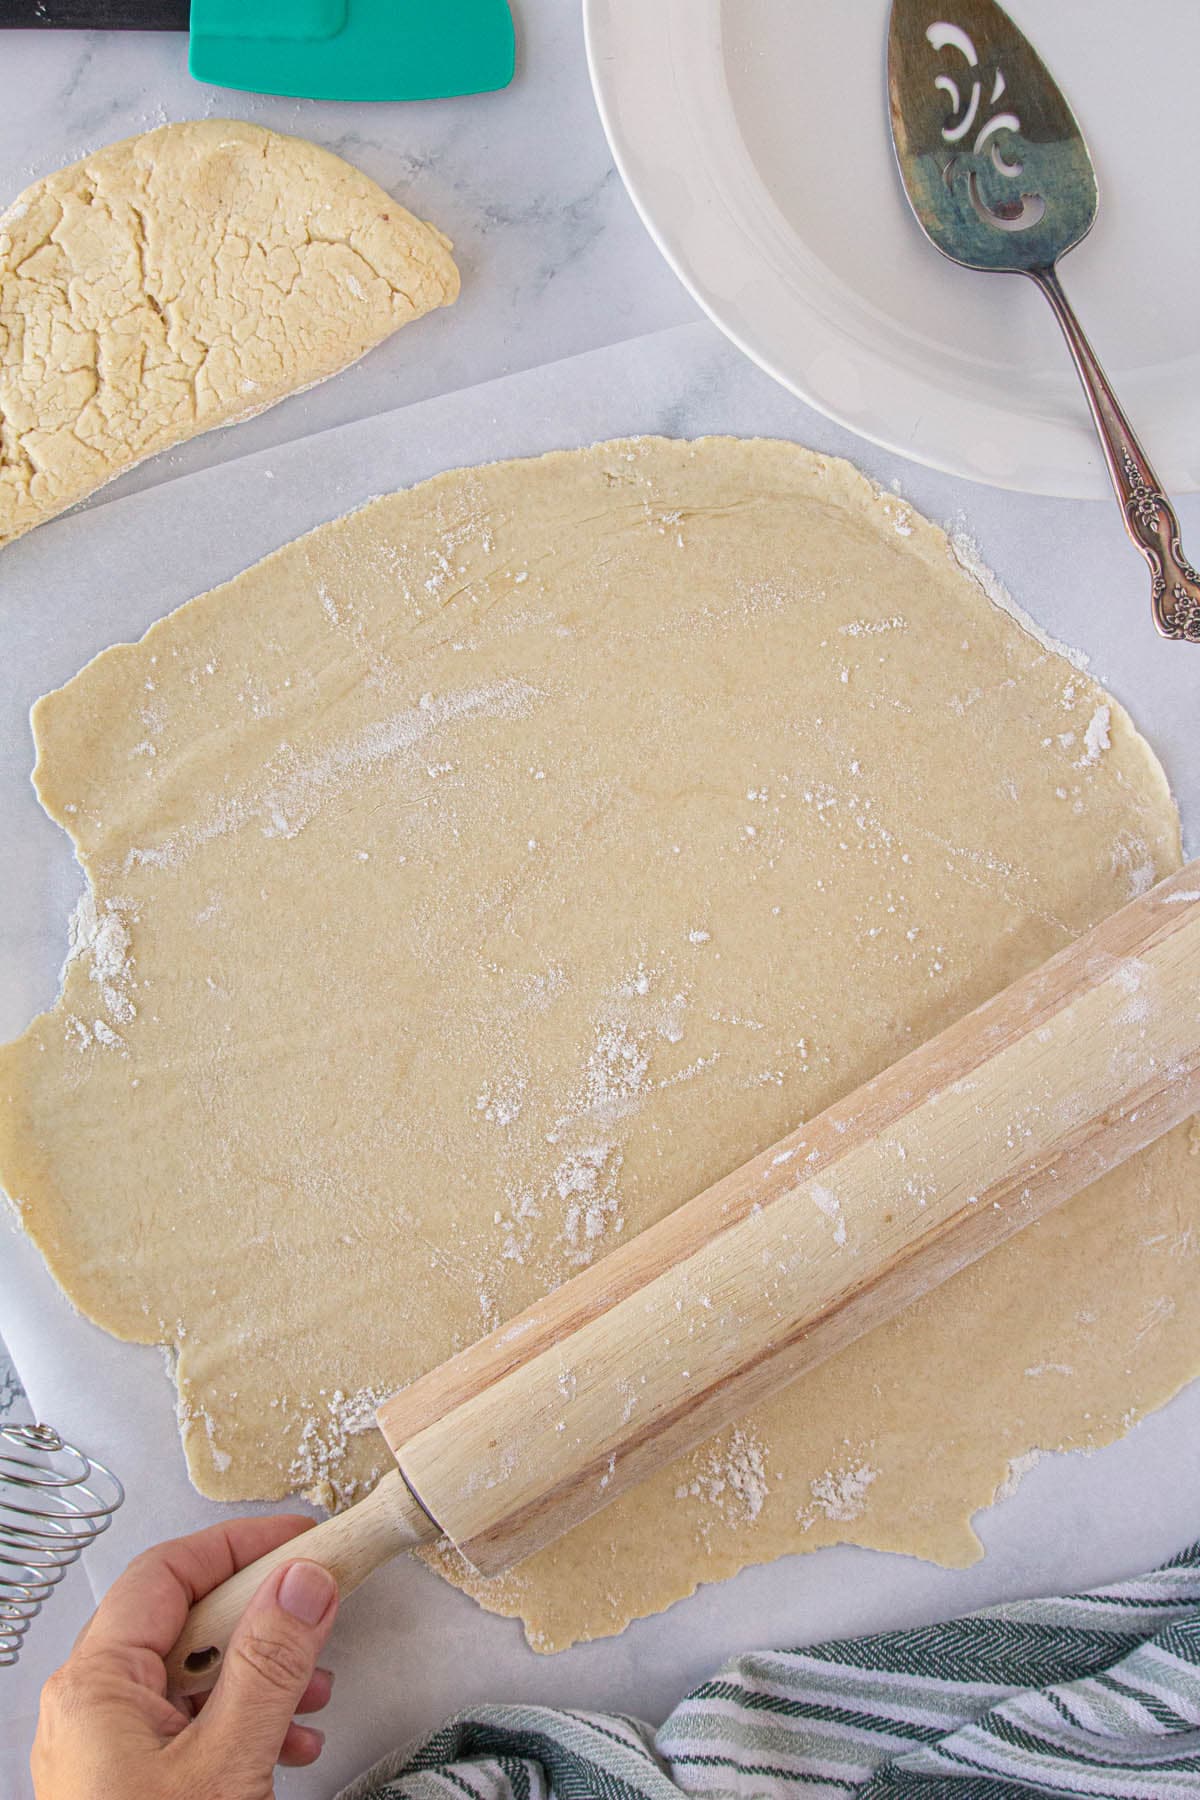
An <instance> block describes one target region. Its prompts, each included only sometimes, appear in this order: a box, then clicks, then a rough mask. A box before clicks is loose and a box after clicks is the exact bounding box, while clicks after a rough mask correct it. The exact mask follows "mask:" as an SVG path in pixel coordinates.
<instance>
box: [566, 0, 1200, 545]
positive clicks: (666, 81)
mask: <svg viewBox="0 0 1200 1800" xmlns="http://www.w3.org/2000/svg"><path fill="white" fill-rule="evenodd" d="M1009 10H1010V11H1011V13H1012V15H1013V17H1014V18H1015V20H1016V21H1017V23H1018V24H1019V25H1020V26H1021V27H1022V29H1024V30H1027V31H1028V33H1029V35H1030V37H1031V40H1032V41H1033V42H1034V44H1035V46H1036V47H1037V48H1038V49H1039V50H1040V51H1041V53H1042V55H1043V56H1044V57H1045V59H1046V62H1047V63H1048V65H1049V67H1050V68H1051V69H1052V70H1053V71H1054V72H1055V74H1056V76H1057V77H1058V78H1059V79H1060V80H1061V82H1062V84H1063V87H1064V90H1065V91H1066V93H1067V96H1068V98H1069V99H1070V101H1071V102H1072V104H1073V105H1074V107H1075V110H1076V113H1077V115H1078V117H1079V118H1080V121H1081V123H1082V125H1083V128H1084V130H1085V132H1086V133H1087V134H1088V138H1089V143H1090V145H1091V149H1092V152H1093V155H1094V157H1095V160H1096V164H1097V168H1098V172H1099V177H1100V191H1101V208H1100V216H1099V219H1098V221H1097V224H1096V226H1095V228H1094V230H1093V232H1092V234H1091V236H1090V238H1089V239H1088V240H1087V241H1086V242H1085V243H1084V244H1083V245H1082V246H1081V247H1080V248H1079V249H1078V250H1076V251H1075V252H1073V253H1072V254H1071V255H1070V257H1068V258H1066V259H1064V263H1063V275H1064V282H1065V285H1066V286H1067V288H1068V291H1069V292H1070V294H1071V296H1072V298H1073V299H1074V300H1075V302H1076V305H1077V307H1078V310H1079V312H1080V314H1081V316H1082V318H1083V321H1084V325H1085V329H1087V330H1088V331H1089V333H1090V335H1091V336H1092V339H1093V342H1094V343H1095V346H1096V348H1097V350H1098V352H1099V354H1100V356H1101V358H1102V360H1103V361H1104V362H1105V364H1106V366H1107V368H1108V372H1109V374H1110V376H1111V377H1112V379H1113V381H1114V383H1115V385H1116V387H1117V390H1118V393H1119V394H1120V396H1121V398H1122V400H1123V402H1124V405H1125V406H1126V408H1127V410H1128V412H1129V414H1130V416H1131V418H1132V419H1133V421H1134V424H1135V427H1136V428H1137V429H1138V430H1139V432H1140V434H1141V436H1142V438H1143V441H1144V443H1145V445H1146V448H1147V450H1148V451H1149V453H1150V456H1151V459H1152V460H1153V461H1155V462H1156V464H1157V466H1158V471H1159V474H1160V476H1161V477H1162V478H1163V480H1164V482H1165V483H1166V484H1167V486H1168V487H1170V488H1173V489H1175V490H1176V491H1177V492H1194V491H1197V490H1198V489H1200V308H1198V307H1197V303H1196V292H1197V280H1198V278H1200V232H1198V231H1197V229H1196V227H1197V223H1198V218H1197V212H1198V209H1197V204H1196V196H1197V192H1198V191H1200V189H1198V188H1197V184H1196V181H1195V178H1194V175H1193V173H1192V170H1193V167H1194V148H1193V144H1192V141H1191V140H1192V131H1193V120H1194V111H1195V108H1194V92H1193V83H1194V70H1195V69H1196V68H1197V66H1200V8H1194V7H1187V6H1183V5H1181V4H1180V3H1179V0H1142V4H1141V5H1140V6H1139V7H1138V8H1137V10H1136V12H1133V11H1131V10H1130V9H1129V7H1128V6H1126V5H1122V4H1120V3H1119V0H1058V4H1056V5H1055V6H1053V7H1047V6H1038V5H1037V4H1035V0H1012V4H1011V6H1010V9H1009ZM887 14H888V7H887V0H850V3H849V4H847V3H846V0H841V3H840V4H839V3H838V0H584V23H585V30H586V35H587V46H588V59H589V64H590V67H591V73H592V82H593V86H594V88H595V91H596V97H597V101H598V103H599V107H600V113H601V117H602V119H603V121H604V126H605V130H606V131H607V133H608V137H609V142H610V144H611V146H612V150H613V154H614V156H615V158H616V162H617V166H618V168H619V169H620V172H621V175H622V176H623V178H624V181H625V184H626V186H627V187H628V189H629V191H630V193H631V195H632V196H633V199H634V201H635V203H636V205H637V207H638V209H639V211H640V212H641V214H642V217H643V219H644V220H645V222H646V224H647V226H648V227H649V229H650V231H651V233H652V234H653V236H654V238H655V239H656V241H657V243H658V244H659V246H660V248H661V249H662V251H663V253H664V255H665V256H666V257H667V258H668V260H669V261H670V262H671V263H672V265H673V266H674V268H675V270H676V272H677V273H678V274H679V276H680V277H681V278H682V280H683V281H684V282H685V283H686V285H687V286H688V288H690V290H691V292H692V293H693V295H694V296H695V298H696V299H697V300H698V301H699V302H700V304H701V305H702V306H703V307H704V309H705V310H706V311H707V312H708V313H709V314H710V315H711V317H712V318H713V319H714V320H715V321H716V323H717V324H718V325H719V326H721V328H722V330H724V331H725V332H726V333H727V334H728V336H729V337H730V338H732V339H733V341H734V342H735V343H736V344H738V345H739V346H740V347H741V348H742V349H743V350H744V351H746V352H747V354H749V355H750V356H752V357H753V358H754V360H755V361H756V362H758V363H760V364H761V365H762V367H763V368H764V369H766V370H767V371H768V372H769V373H770V374H772V375H774V376H775V377H776V379H777V380H779V381H781V382H783V383H784V385H785V386H787V387H789V388H791V389H792V391H793V392H795V393H797V394H799V395H800V396H801V398H802V399H805V400H807V401H808V402H809V403H810V404H812V405H813V406H816V407H818V408H820V410H821V411H822V412H825V413H827V414H828V415H829V416H831V417H832V418H834V419H836V420H838V421H839V422H840V423H842V424H844V425H846V426H848V427H849V428H850V429H851V430H854V431H857V432H859V433H861V434H862V435H863V436H864V437H868V438H871V439H873V440H874V441H875V442H876V443H879V444H882V445H884V446H886V447H887V448H888V449H891V450H896V451H898V452H900V453H901V454H902V455H906V456H910V457H913V458H914V459H916V460H917V461H919V462H923V463H927V464H930V465H931V466H933V467H935V468H939V469H944V470H946V471H948V472H949V473H951V474H957V475H964V476H968V477H971V478H973V479H975V480H978V481H986V482H991V483H993V484H995V485H997V486H1000V487H1011V488H1018V489H1024V490H1026V491H1028V492H1031V493H1039V494H1057V495H1062V496H1066V497H1072V498H1086V497H1090V496H1094V495H1100V494H1103V493H1106V492H1107V491H1108V490H1107V478H1106V476H1105V473H1104V469H1103V464H1102V463H1101V461H1100V458H1099V454H1098V450H1097V446H1096V443H1095V439H1094V437H1093V435H1092V430H1091V426H1090V424H1089V422H1088V417H1087V413H1086V410H1085V407H1084V404H1083V399H1082V394H1081V392H1080V390H1079V388H1078V385H1077V382H1076V378H1075V375H1074V371H1073V369H1072V367H1071V365H1070V363H1069V361H1068V359H1067V354H1066V350H1065V347H1064V346H1063V344H1062V342H1061V340H1060V338H1059V336H1058V331H1057V327H1056V326H1055V324H1054V322H1053V319H1052V318H1051V315H1050V313H1049V309H1048V308H1047V307H1046V305H1045V302H1044V301H1043V300H1042V299H1041V297H1040V296H1039V295H1038V294H1037V293H1036V291H1035V290H1034V289H1033V288H1032V286H1031V285H1030V284H1029V283H1027V282H1024V281H1022V280H1020V279H1019V278H1017V277H1015V276H1007V275H1004V276H1000V275H983V274H975V273H971V272H968V271H966V270H961V269H957V268H955V267H953V266H952V265H951V264H949V263H948V262H945V261H944V260H943V259H942V258H941V257H940V256H939V255H938V254H937V252H936V251H935V250H933V249H932V247H931V246H930V245H929V244H928V243H927V242H926V241H925V240H924V238H923V237H922V236H921V235H920V233H919V231H918V229H917V227H916V224H915V222H914V220H913V219H912V216H911V214H910V213H909V211H908V207H907V205H906V203H905V201H904V198H903V195H902V192H901V189H900V184H899V178H898V176H897V174H896V171H895V166H894V163H893V159H892V154H891V146H890V141H889V136H888V127H887V114H886V106H885V86H884V59H885V42H886V29H887ZM947 16H948V17H949V18H952V17H953V4H952V0H951V6H950V11H949V12H948V14H947ZM1194 554H1195V552H1194V551H1193V555H1194Z"/></svg>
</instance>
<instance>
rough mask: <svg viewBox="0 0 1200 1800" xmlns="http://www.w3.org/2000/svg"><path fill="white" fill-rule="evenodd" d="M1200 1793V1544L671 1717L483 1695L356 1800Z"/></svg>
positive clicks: (382, 1769) (684, 1707)
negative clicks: (484, 1701)
mask: <svg viewBox="0 0 1200 1800" xmlns="http://www.w3.org/2000/svg"><path fill="white" fill-rule="evenodd" d="M1033 1794H1052V1795H1058V1796H1060V1797H1061V1796H1068V1797H1074V1796H1092V1795H1100V1796H1104V1800H1173V1797H1175V1796H1179V1797H1181V1800H1182V1797H1183V1796H1191V1797H1192V1800H1200V1544H1195V1545H1193V1547H1192V1548H1191V1549H1190V1550H1185V1551H1184V1552H1183V1553H1182V1555H1180V1556H1177V1557H1175V1558H1174V1559H1173V1561H1171V1562H1169V1563H1167V1564H1166V1566H1165V1567H1164V1568H1161V1569H1156V1570H1155V1571H1154V1573H1153V1574H1151V1575H1145V1576H1141V1577H1138V1578H1137V1579H1135V1580H1132V1581H1122V1582H1118V1583H1117V1584H1116V1585H1115V1586H1113V1587H1106V1588H1099V1589H1097V1590H1096V1591H1095V1592H1094V1593H1090V1594H1079V1595H1075V1596H1073V1597H1071V1598H1068V1599H1056V1600H1023V1601H1018V1602H1017V1603H1015V1604H1014V1605H1009V1606H996V1607H991V1608H989V1609H988V1610H987V1611H986V1612H979V1613H973V1614H970V1615H969V1616H968V1617H967V1618H964V1619H953V1620H950V1621H949V1622H948V1623H946V1624H943V1625H926V1626H921V1627H919V1628H918V1629H916V1630H914V1631H889V1632H883V1633H881V1634H880V1635H878V1636H876V1637H865V1638H856V1639H852V1640H847V1641H845V1642H842V1643H830V1644H819V1645H817V1646H816V1647H815V1648H813V1649H808V1650H778V1651H764V1652H762V1653H760V1654H758V1655H751V1656H740V1657H738V1658H737V1659H736V1660H735V1661H734V1662H731V1663H728V1664H727V1665H726V1666H725V1668H723V1669H721V1670H720V1671H719V1672H718V1673H717V1674H716V1675H714V1676H713V1678H712V1679H711V1680H710V1681H706V1682H704V1683H703V1684H702V1685H701V1686H700V1687H698V1688H697V1689H696V1690H695V1691H694V1693H691V1694H689V1695H688V1697H687V1699H686V1700H684V1701H683V1702H682V1703H681V1705H679V1706H677V1707H676V1709H675V1711H674V1712H673V1713H672V1714H671V1716H670V1718H668V1720H667V1721H666V1723H665V1724H664V1725H663V1726H662V1727H661V1728H660V1729H659V1730H658V1731H657V1732H656V1731H654V1730H653V1728H652V1727H651V1726H649V1725H644V1724H642V1723H641V1722H640V1721H638V1720H636V1719H628V1718H620V1717H615V1716H612V1715H607V1714H600V1713H584V1712H559V1711H555V1710H553V1709H552V1708H550V1707H541V1706H484V1707H479V1708H476V1709H475V1710H473V1711H471V1712H468V1713H463V1714H460V1715H459V1716H458V1717H457V1718H455V1719H452V1720H451V1721H450V1723H449V1724H447V1725H444V1726H443V1727H442V1728H441V1730H440V1731H435V1732H434V1733H433V1734H432V1736H430V1737H427V1738H426V1739H424V1741H423V1742H421V1743H420V1744H418V1745H417V1746H415V1747H413V1748H410V1749H408V1750H406V1751H402V1752H399V1753H397V1754H396V1755H394V1756H392V1757H390V1758H388V1759H387V1760H385V1761H384V1762H382V1763H380V1764H379V1765H378V1766H377V1767H376V1768H374V1769H372V1770H370V1771H369V1773H368V1774H366V1775H364V1776H362V1777H361V1778H360V1779H359V1780H358V1781H357V1782H355V1783H354V1784H353V1785H352V1786H351V1787H349V1788H347V1789H346V1790H345V1791H344V1792H343V1794H342V1795H341V1796H340V1797H339V1800H464V1796H466V1797H467V1800H592V1797H593V1796H595V1800H680V1797H681V1796H687V1797H693V1796H694V1797H696V1800H727V1797H728V1800H734V1797H735V1796H736V1800H759V1797H760V1796H762V1797H763V1800H846V1797H847V1796H852V1797H853V1800H1025V1796H1028V1795H1033Z"/></svg>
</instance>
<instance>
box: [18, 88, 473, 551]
mask: <svg viewBox="0 0 1200 1800" xmlns="http://www.w3.org/2000/svg"><path fill="white" fill-rule="evenodd" d="M457 293H458V271H457V269H456V268H455V266H454V262H453V260H452V258H451V256H450V243H449V240H448V239H447V238H445V237H443V236H442V234H441V232H440V231H436V230H435V229H434V227H433V226H432V225H426V224H423V223H422V221H421V220H420V219H414V218H413V216H412V214H411V213H408V212H406V211H405V210H404V208H403V207H402V206H399V205H397V203H396V201H395V200H393V199H392V198H391V196H390V195H389V194H386V193H385V192H384V190H383V189H382V188H381V187H377V186H376V184H375V183H374V182H373V181H371V180H369V179H368V177H367V176H365V175H364V174H363V173H362V172H361V170H359V169H355V168H353V167H352V166H351V165H350V164H349V163H347V162H343V161H342V159H341V157H340V156H333V155H331V154H330V152H329V151H328V150H322V149H320V148H319V147H318V146H317V145H316V144H310V143H307V142H306V141H305V140H304V139H303V138H294V137H282V136H280V135H279V133H278V132H274V131H265V130H264V129H263V128H262V127H261V126H259V125H247V124H244V123H243V122H242V121H240V120H236V119H198V120H193V121H190V122H188V123H186V124H180V125H163V126H162V127H160V129H159V130H157V131H149V132H146V133H145V134H144V135H143V136H141V137H134V138H126V139H125V141H124V142H123V143H119V144H110V145H109V146H108V147H107V149H104V150H97V151H96V152H95V153H94V154H93V155H91V156H88V157H85V158H84V160H83V161H82V162H78V163H74V164H73V165H72V166H71V167H70V168H68V169H60V170H59V171H58V172H57V173H56V174H54V175H48V176H46V177H45V178H44V179H43V180H41V181H37V182H35V183H34V185H33V186H32V187H30V188H27V189H26V190H25V192H24V193H23V194H21V195H20V196H19V197H18V198H17V199H16V200H15V201H14V203H13V204H12V205H11V206H10V207H9V208H8V210H7V211H6V212H4V213H3V214H0V544H5V543H8V542H9V541H10V540H11V539H13V538H15V537H19V536H20V535H21V533H22V532H23V531H28V530H30V529H31V527H32V526H34V525H40V524H41V523H42V522H43V520H45V519H49V518H51V517H52V516H53V515H54V514H55V513H58V512H61V511H62V510H63V508H64V507H67V506H71V505H73V504H74V502H75V501H77V500H82V499H83V498H84V496H85V495H87V494H90V493H92V492H93V491H94V490H95V489H96V488H98V487H100V486H101V485H102V484H103V483H104V482H106V481H111V480H112V478H113V477H114V476H115V475H119V474H120V473H121V471H122V470H123V469H127V468H129V467H130V465H131V464H133V463H136V462H140V461H141V460H142V458H143V457H146V456H150V455H152V454H153V453H154V452H155V451H156V450H165V449H167V448H168V447H169V446H170V445H172V444H178V443H180V442H182V440H183V439H185V438H190V437H195V436H196V434H197V433H198V432H201V431H208V430H209V429H210V428H211V427H212V426H214V425H228V424H229V423H231V421H233V420H236V419H244V418H247V417H248V416H249V415H250V414H251V413H255V412H261V411H262V410H263V409H264V408H265V407H268V406H273V405H274V404H275V402H276V401H277V400H282V399H283V398H284V396H285V395H287V394H291V393H294V392H295V391H296V389H298V388H305V387H310V386H312V384H313V383H314V382H317V381H323V380H324V378H325V377H326V376H327V375H333V374H335V373H336V372H337V371H338V370H339V369H344V368H345V367H346V366H347V364H348V363H352V362H354V361H355V360H356V359H357V358H358V357H360V356H362V355H363V353H364V352H365V351H367V350H369V349H370V348H371V347H372V345H373V344H378V343H379V342H380V341H381V340H382V339H383V338H385V337H388V336H390V334H391V333H392V332H393V331H396V330H398V329H399V327H400V326H401V325H405V324H407V323H408V321H409V320H410V319H416V318H419V317H420V316H421V314H422V313H426V312H429V311H430V309H431V308H433V307H435V306H445V305H447V304H448V303H449V302H450V301H452V300H454V298H455V297H456V295H457Z"/></svg>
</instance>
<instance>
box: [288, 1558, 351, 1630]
mask: <svg viewBox="0 0 1200 1800" xmlns="http://www.w3.org/2000/svg"><path fill="white" fill-rule="evenodd" d="M336 1593H337V1582H336V1581H335V1580H334V1579H333V1576H332V1575H331V1574H330V1573H329V1570H328V1569H323V1568H322V1567H321V1565H320V1563H313V1562H294V1563H292V1564H291V1566H290V1567H289V1568H288V1569H287V1570H286V1571H285V1573H284V1577H283V1580H282V1581H281V1582H280V1584H279V1604H280V1606H282V1608H283V1610H284V1612H286V1613H291V1615H292V1617H293V1619H299V1620H300V1621H301V1623H302V1624H305V1625H319V1624H320V1623H321V1620H322V1619H323V1618H324V1617H325V1614H326V1613H327V1612H328V1611H329V1608H330V1607H331V1606H332V1605H333V1600H334V1595H335V1594H336Z"/></svg>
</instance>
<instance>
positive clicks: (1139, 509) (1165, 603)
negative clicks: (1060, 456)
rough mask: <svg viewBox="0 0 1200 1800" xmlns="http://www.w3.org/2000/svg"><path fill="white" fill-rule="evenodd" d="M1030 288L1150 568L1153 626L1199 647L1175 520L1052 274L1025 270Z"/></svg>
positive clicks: (1191, 574)
mask: <svg viewBox="0 0 1200 1800" xmlns="http://www.w3.org/2000/svg"><path fill="white" fill-rule="evenodd" d="M1028 273H1029V275H1030V277H1031V279H1032V280H1034V281H1035V282H1036V283H1037V285H1038V287H1040V288H1041V290H1042V292H1043V294H1045V296H1046V298H1047V300H1048V301H1049V302H1050V304H1051V306H1052V307H1053V308H1054V316H1055V318H1056V319H1057V320H1058V322H1059V324H1060V325H1061V326H1062V333H1063V336H1064V337H1065V338H1066V340H1067V346H1068V348H1069V349H1070V352H1071V355H1072V356H1073V357H1074V359H1075V367H1076V368H1077V369H1078V371H1079V379H1080V381H1082V383H1083V391H1084V393H1085V394H1086V395H1087V402H1088V406H1089V408H1090V410H1091V414H1092V419H1093V421H1094V422H1095V426H1096V430H1097V432H1098V434H1099V437H1100V445H1101V448H1102V449H1103V451H1104V460H1105V462H1106V463H1107V464H1108V472H1109V474H1110V475H1111V477H1112V484H1113V486H1114V488H1115V489H1116V490H1117V499H1118V500H1119V501H1120V502H1121V510H1122V512H1123V513H1124V515H1125V529H1126V531H1128V533H1129V535H1130V537H1131V538H1132V539H1133V542H1134V543H1135V544H1136V545H1137V547H1138V549H1139V550H1140V551H1141V553H1142V555H1143V556H1144V557H1145V559H1146V561H1147V562H1148V563H1149V565H1150V573H1151V576H1152V577H1153V582H1154V587H1153V591H1152V595H1151V605H1152V606H1153V609H1154V623H1155V624H1156V625H1157V626H1158V629H1159V630H1160V631H1161V632H1162V634H1163V636H1164V637H1168V638H1182V639H1185V640H1186V641H1187V642H1188V643H1190V644H1200V575H1197V573H1196V571H1195V569H1193V567H1192V565H1191V563H1190V562H1188V561H1187V559H1186V557H1185V556H1184V554H1183V550H1182V547H1181V546H1180V542H1179V520H1178V519H1177V518H1176V517H1175V512H1174V509H1173V507H1172V505H1171V502H1170V501H1169V500H1168V499H1167V496H1166V495H1165V494H1164V493H1163V491H1162V485H1161V483H1160V482H1159V479H1158V476H1157V475H1156V474H1155V473H1154V470H1153V469H1152V468H1151V467H1150V461H1149V458H1148V457H1147V455H1146V452H1145V451H1144V450H1143V449H1142V446H1141V445H1140V444H1139V443H1138V441H1137V437H1136V436H1135V434H1134V431H1133V427H1132V426H1131V425H1130V423H1129V420H1128V419H1127V418H1126V417H1125V414H1124V413H1123V412H1122V411H1121V407H1120V405H1119V403H1118V401H1117V396H1116V395H1115V394H1114V393H1113V391H1112V388H1111V387H1110V386H1109V382H1108V377H1107V375H1105V373H1104V370H1103V369H1102V368H1101V367H1100V363H1099V361H1098V360H1097V357H1096V353H1095V351H1094V350H1093V349H1092V346H1091V345H1090V344H1089V343H1088V341H1087V338H1086V337H1085V336H1084V334H1083V328H1082V326H1081V325H1080V323H1079V320H1078V319H1077V318H1076V317H1075V314H1074V312H1073V310H1072V308H1071V303H1070V301H1069V300H1068V299H1067V296H1066V295H1065V294H1064V293H1063V290H1062V284H1061V283H1060V281H1059V279H1058V274H1057V271H1056V270H1055V269H1054V268H1048V269H1030V270H1029V271H1028Z"/></svg>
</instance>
